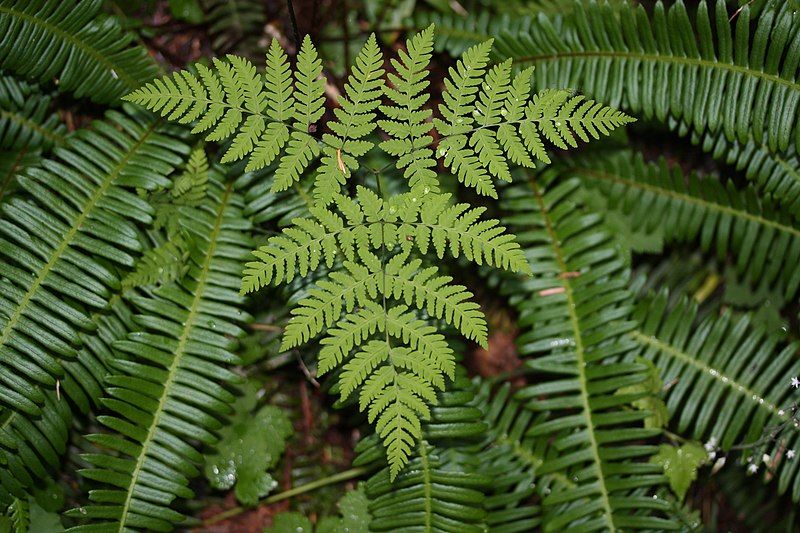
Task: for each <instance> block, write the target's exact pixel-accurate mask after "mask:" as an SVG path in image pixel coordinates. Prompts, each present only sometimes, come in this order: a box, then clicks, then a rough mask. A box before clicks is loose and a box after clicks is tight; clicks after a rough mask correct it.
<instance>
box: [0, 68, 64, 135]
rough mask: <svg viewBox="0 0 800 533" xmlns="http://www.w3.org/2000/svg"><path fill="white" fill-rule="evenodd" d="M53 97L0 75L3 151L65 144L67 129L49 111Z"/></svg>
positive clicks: (0, 122)
mask: <svg viewBox="0 0 800 533" xmlns="http://www.w3.org/2000/svg"><path fill="white" fill-rule="evenodd" d="M51 100H52V99H51V98H50V96H48V95H46V94H42V93H41V92H40V91H39V90H38V87H37V86H36V85H30V84H28V83H26V82H24V81H21V80H18V79H17V78H14V77H13V76H5V75H1V74H0V149H2V150H15V151H18V150H22V149H24V150H26V151H30V150H34V149H36V148H39V147H41V148H44V149H47V148H49V147H50V146H52V145H54V144H57V145H58V144H63V143H64V140H65V139H64V136H65V133H66V127H65V126H64V125H63V124H62V123H61V120H60V119H59V117H58V114H56V113H53V112H52V111H51V109H50V102H51Z"/></svg>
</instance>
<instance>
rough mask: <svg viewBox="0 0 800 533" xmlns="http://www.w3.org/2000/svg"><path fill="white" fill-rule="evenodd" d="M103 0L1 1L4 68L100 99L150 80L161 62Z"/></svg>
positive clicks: (114, 97) (0, 44)
mask: <svg viewBox="0 0 800 533" xmlns="http://www.w3.org/2000/svg"><path fill="white" fill-rule="evenodd" d="M102 5H103V2H102V0H2V1H0V35H2V39H0V68H3V69H5V70H8V71H11V72H14V73H15V74H17V75H19V76H21V77H25V78H28V79H33V80H37V81H41V82H50V81H52V80H55V82H56V83H57V85H58V87H59V89H61V90H62V91H67V92H71V93H74V94H75V96H77V97H84V96H85V97H88V98H91V99H92V100H93V101H95V102H98V103H112V102H115V101H116V100H117V99H118V98H119V97H121V96H122V95H124V94H126V93H128V92H130V91H132V90H133V89H136V88H137V87H139V86H140V85H141V84H142V83H144V82H146V81H149V80H150V79H151V78H152V77H153V76H154V75H155V74H156V72H157V68H156V64H155V62H154V61H153V60H152V59H151V58H150V56H149V55H148V53H147V51H146V50H145V49H144V48H143V47H140V46H130V45H131V41H132V40H133V37H132V35H131V34H129V33H127V32H124V31H123V30H122V29H121V28H120V26H119V23H118V22H117V21H116V20H115V19H114V18H111V17H108V16H106V15H104V14H102V13H100V9H101V7H102Z"/></svg>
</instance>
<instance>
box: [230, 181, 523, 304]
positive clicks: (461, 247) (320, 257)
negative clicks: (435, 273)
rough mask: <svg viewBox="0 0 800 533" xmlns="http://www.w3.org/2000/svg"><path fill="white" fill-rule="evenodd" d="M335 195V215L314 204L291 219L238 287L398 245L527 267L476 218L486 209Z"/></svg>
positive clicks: (508, 239)
mask: <svg viewBox="0 0 800 533" xmlns="http://www.w3.org/2000/svg"><path fill="white" fill-rule="evenodd" d="M335 198H336V205H337V206H338V207H339V208H340V210H341V214H339V213H336V212H335V211H332V210H329V209H327V208H324V207H321V206H314V207H312V208H311V209H310V213H311V214H312V215H313V216H314V219H309V218H298V219H294V220H293V226H290V227H289V228H286V229H284V230H283V232H282V234H281V235H279V236H275V237H270V239H269V241H268V243H267V244H266V245H265V246H262V247H260V248H259V249H258V250H255V251H254V252H253V255H254V256H255V257H256V258H257V259H258V261H253V262H250V263H247V265H246V268H245V272H244V278H243V281H242V291H243V292H251V291H253V290H257V289H259V288H261V287H266V286H268V285H270V284H279V283H282V282H286V283H288V282H290V281H292V280H293V279H294V278H295V276H296V275H300V276H303V277H304V276H306V275H307V274H308V272H309V271H312V270H315V269H316V268H317V267H318V266H319V265H320V264H321V263H323V262H324V263H325V264H326V265H327V266H328V267H329V268H330V267H333V265H334V262H335V260H336V258H337V257H341V258H344V259H347V260H350V261H354V260H355V259H356V256H357V251H359V250H380V249H385V250H389V251H391V250H394V249H396V248H398V247H399V248H400V249H402V250H405V251H411V250H412V249H417V250H418V251H420V252H421V253H423V254H426V253H428V251H434V252H435V253H436V255H437V256H438V257H439V258H440V259H441V258H442V257H444V254H445V253H446V252H449V253H450V254H451V255H452V256H453V257H455V258H458V257H459V256H461V255H464V256H465V257H466V258H467V259H469V260H470V261H473V262H475V263H477V264H479V265H480V264H483V263H486V264H488V265H490V266H494V267H497V268H503V269H507V270H511V271H513V272H524V273H528V272H530V267H529V266H528V263H527V261H526V260H525V257H524V254H523V253H522V251H521V250H520V247H519V245H518V244H517V243H516V241H515V240H514V237H513V235H510V234H508V233H506V230H505V228H504V227H503V226H500V225H499V222H498V221H497V220H479V218H480V216H481V214H483V213H484V212H485V210H486V209H485V208H483V207H476V208H471V207H470V206H469V204H455V205H450V195H449V194H432V193H429V194H427V195H425V196H423V197H422V198H418V197H417V196H416V195H415V193H413V192H411V193H406V194H403V195H398V196H395V197H393V198H391V199H390V200H388V201H384V200H381V199H380V198H378V197H377V196H376V195H375V194H374V193H373V192H371V191H370V190H369V189H366V188H364V187H360V186H359V187H358V189H357V196H356V199H357V200H358V202H354V201H353V200H351V199H349V198H347V197H344V196H336V197H335Z"/></svg>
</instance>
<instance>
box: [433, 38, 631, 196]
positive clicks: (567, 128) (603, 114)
mask: <svg viewBox="0 0 800 533" xmlns="http://www.w3.org/2000/svg"><path fill="white" fill-rule="evenodd" d="M492 42H493V41H492V40H489V41H486V42H484V43H482V44H479V45H475V46H473V47H471V48H469V49H468V50H467V51H466V52H464V55H463V56H462V58H461V59H460V60H459V61H458V63H457V66H456V67H455V68H451V69H450V77H449V78H448V79H446V80H445V87H446V89H447V90H446V91H445V93H444V94H443V98H444V103H443V104H440V105H439V111H440V113H441V115H442V118H437V119H434V125H435V126H436V129H437V131H438V132H439V134H440V140H439V148H438V150H437V155H438V156H439V157H442V158H443V160H444V164H445V166H447V167H448V168H449V169H450V170H451V171H452V172H453V174H455V175H456V176H457V177H458V179H459V181H461V182H462V183H464V184H465V185H467V186H469V187H474V188H475V189H476V191H477V192H478V193H479V194H482V195H486V196H491V197H493V198H496V197H497V192H496V190H495V186H494V183H493V181H492V179H493V178H497V179H500V180H503V181H511V174H510V172H509V170H508V162H507V161H508V160H510V161H512V162H514V163H516V164H520V165H523V166H533V161H532V159H531V157H533V158H534V159H538V160H540V161H544V162H549V161H550V159H549V158H548V156H547V153H546V151H545V145H544V142H543V141H544V140H547V141H548V142H550V143H552V144H554V145H555V146H557V147H559V148H562V149H566V148H568V147H575V146H577V139H576V137H577V138H578V139H580V140H582V141H584V142H586V141H589V139H590V137H592V138H595V139H598V138H599V137H600V134H603V135H607V134H608V133H609V132H610V131H611V130H613V129H615V128H617V127H619V126H623V125H625V124H627V123H629V122H632V120H633V119H631V118H630V117H628V116H627V115H625V114H623V113H621V112H619V111H616V110H614V109H611V108H609V107H606V106H604V105H602V104H599V103H596V102H593V101H591V100H584V98H583V97H582V96H572V95H571V94H570V92H569V91H565V90H544V91H542V92H539V93H537V94H534V95H533V97H532V98H530V90H531V87H530V77H531V72H532V71H531V70H530V69H528V70H523V71H522V72H520V73H518V74H517V75H516V76H515V77H514V79H513V81H512V80H511V79H510V73H511V62H510V61H505V62H502V63H500V64H498V65H495V66H493V67H492V68H491V69H489V71H488V73H487V72H486V67H487V64H488V62H489V52H490V50H491V47H492Z"/></svg>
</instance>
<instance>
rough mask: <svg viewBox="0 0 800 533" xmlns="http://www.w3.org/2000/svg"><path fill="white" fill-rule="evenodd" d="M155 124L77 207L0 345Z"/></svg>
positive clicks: (11, 320)
mask: <svg viewBox="0 0 800 533" xmlns="http://www.w3.org/2000/svg"><path fill="white" fill-rule="evenodd" d="M155 127H156V123H155V122H154V123H153V124H151V125H150V127H149V128H147V130H145V131H144V132H143V133H142V135H141V136H140V137H139V139H137V140H136V142H135V143H134V144H133V145H132V146H131V147H130V148H129V149H128V150H127V152H126V153H125V156H124V157H123V158H122V159H121V160H120V161H119V163H117V165H116V166H115V167H114V168H113V169H112V170H111V172H109V173H108V174H107V175H106V177H105V179H104V180H103V181H102V183H101V184H100V186H99V187H97V189H95V191H94V194H92V195H91V196H90V197H89V198H88V199H87V200H86V202H85V203H84V204H83V206H82V207H81V209H80V214H79V215H78V217H77V218H76V219H75V221H74V222H73V224H72V227H71V228H70V229H69V230H68V231H67V233H66V234H65V235H64V237H63V238H62V239H61V242H60V243H59V244H58V246H57V247H56V248H55V249H54V250H53V252H52V253H51V254H50V257H49V258H48V260H47V263H45V265H44V267H42V269H41V270H40V271H39V273H38V274H37V275H36V277H35V278H33V280H32V281H31V284H30V286H29V287H28V290H27V291H26V292H25V295H24V296H23V297H22V300H20V302H19V304H18V305H17V307H16V309H14V312H13V313H12V314H11V316H9V318H8V321H7V322H6V325H5V327H3V330H2V332H0V347H3V346H5V345H6V343H7V342H8V340H9V338H10V337H11V335H12V334H13V332H14V330H15V329H16V327H17V324H18V322H19V320H20V319H21V318H22V316H23V314H24V313H25V311H26V310H27V309H28V306H29V305H30V303H31V301H32V300H33V297H34V296H35V295H36V292H37V291H38V290H39V287H41V286H42V283H44V281H45V279H47V276H48V275H49V274H50V272H51V271H52V270H53V268H54V267H55V266H56V264H58V262H59V261H60V260H61V256H62V255H63V254H64V253H65V252H66V251H67V250H68V249H69V247H70V244H71V243H72V241H73V240H74V239H75V237H76V236H77V234H78V232H79V231H80V229H81V227H82V226H83V224H84V222H85V221H86V220H87V219H89V218H90V215H92V214H93V212H94V209H95V207H96V206H97V203H98V202H99V201H100V200H102V199H103V197H104V196H105V195H106V192H107V191H108V189H109V187H111V186H112V185H113V184H114V183H115V182H116V180H117V178H118V177H119V175H120V174H121V172H122V170H123V169H124V168H125V166H126V165H127V164H128V161H129V160H130V159H131V158H132V157H133V156H134V154H136V152H137V151H138V149H139V147H140V146H142V144H144V142H145V141H146V140H147V138H148V137H149V136H150V135H151V134H152V132H153V130H154V129H155Z"/></svg>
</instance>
